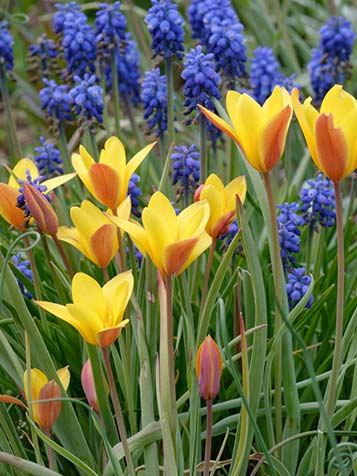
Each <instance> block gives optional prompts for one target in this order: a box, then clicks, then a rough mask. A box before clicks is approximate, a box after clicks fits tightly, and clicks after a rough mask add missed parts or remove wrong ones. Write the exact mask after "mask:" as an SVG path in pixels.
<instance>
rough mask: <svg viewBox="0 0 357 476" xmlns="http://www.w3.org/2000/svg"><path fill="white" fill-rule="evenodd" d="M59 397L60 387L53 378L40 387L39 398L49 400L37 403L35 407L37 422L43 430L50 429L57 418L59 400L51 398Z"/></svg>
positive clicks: (59, 409) (59, 408)
mask: <svg viewBox="0 0 357 476" xmlns="http://www.w3.org/2000/svg"><path fill="white" fill-rule="evenodd" d="M60 397H61V389H60V388H59V385H58V384H57V383H56V382H55V381H54V380H50V381H49V382H48V383H46V385H44V386H43V387H42V388H41V391H40V395H39V400H50V401H49V402H43V403H39V404H38V408H37V412H38V419H39V420H38V422H39V425H40V427H41V428H42V429H43V430H50V429H51V428H52V426H53V425H54V423H55V421H56V420H57V418H58V415H59V414H60V411H61V401H60V400H51V399H54V398H60Z"/></svg>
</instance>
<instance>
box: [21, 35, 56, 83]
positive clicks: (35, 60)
mask: <svg viewBox="0 0 357 476" xmlns="http://www.w3.org/2000/svg"><path fill="white" fill-rule="evenodd" d="M57 55H58V52H57V48H56V45H55V42H54V41H53V40H50V39H48V38H47V36H46V35H45V34H43V35H41V36H40V37H39V38H38V39H37V42H36V43H34V44H32V45H30V46H29V57H28V62H29V63H30V68H29V72H30V73H33V74H35V75H36V76H35V77H34V78H32V80H33V81H37V80H38V79H43V78H48V77H49V76H50V74H51V72H52V71H53V69H54V68H55V67H56V63H55V58H57ZM39 72H40V76H39V77H38V76H37V74H38V73H39Z"/></svg>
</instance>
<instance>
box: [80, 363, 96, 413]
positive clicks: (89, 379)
mask: <svg viewBox="0 0 357 476" xmlns="http://www.w3.org/2000/svg"><path fill="white" fill-rule="evenodd" d="M81 382H82V387H83V390H84V393H85V394H86V397H87V400H88V403H89V405H90V406H91V407H92V408H93V410H94V411H95V412H99V404H98V399H97V392H96V390H95V383H94V378H93V372H92V366H91V363H90V360H89V359H88V360H87V362H86V363H85V364H84V365H83V368H82V373H81Z"/></svg>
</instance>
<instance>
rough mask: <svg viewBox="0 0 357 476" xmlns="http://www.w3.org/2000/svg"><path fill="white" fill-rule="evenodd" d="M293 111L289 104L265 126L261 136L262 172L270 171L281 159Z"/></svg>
mask: <svg viewBox="0 0 357 476" xmlns="http://www.w3.org/2000/svg"><path fill="white" fill-rule="evenodd" d="M292 112H293V111H292V108H291V106H289V105H287V106H285V107H284V109H282V110H281V111H280V112H279V113H278V114H277V115H276V116H275V117H274V118H273V119H272V120H271V121H269V122H268V123H267V124H266V125H265V126H264V129H263V130H262V133H261V136H260V137H259V155H260V158H261V163H260V169H259V171H260V172H269V170H271V169H272V168H273V167H274V166H275V165H276V164H277V162H279V160H280V159H281V156H282V154H283V151H284V147H285V141H286V135H287V132H288V128H289V124H290V120H291V116H292Z"/></svg>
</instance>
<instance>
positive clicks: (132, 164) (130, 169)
mask: <svg viewBox="0 0 357 476" xmlns="http://www.w3.org/2000/svg"><path fill="white" fill-rule="evenodd" d="M155 145H156V142H152V143H151V144H149V145H147V146H146V147H144V148H143V149H142V150H140V151H139V152H138V153H137V154H135V155H134V157H133V158H132V159H131V160H129V162H128V163H127V166H126V172H125V182H126V184H128V183H129V180H130V178H131V176H132V175H133V173H134V172H135V170H136V169H137V168H138V167H139V165H140V164H141V163H142V161H143V160H144V159H145V157H146V156H147V155H148V154H149V153H150V152H151V150H152V149H153V148H154V147H155Z"/></svg>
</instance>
